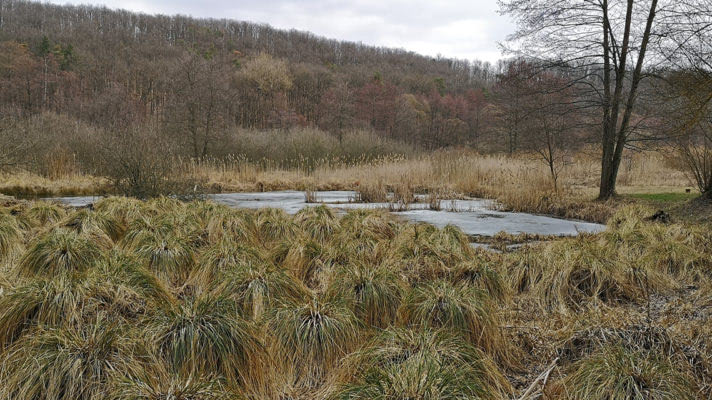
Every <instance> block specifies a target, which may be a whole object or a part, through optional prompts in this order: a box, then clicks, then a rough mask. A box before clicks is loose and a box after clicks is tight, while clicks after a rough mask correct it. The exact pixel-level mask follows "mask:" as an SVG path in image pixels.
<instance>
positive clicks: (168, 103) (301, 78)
mask: <svg viewBox="0 0 712 400" xmlns="http://www.w3.org/2000/svg"><path fill="white" fill-rule="evenodd" d="M0 41H1V42H2V47H3V53H4V54H5V56H4V57H3V59H2V64H0V71H2V85H3V93H4V94H3V95H2V99H1V100H2V107H3V110H4V112H6V113H7V112H11V111H12V112H14V113H17V114H20V115H28V114H32V113H37V112H40V111H47V110H50V111H53V112H57V113H66V114H69V115H71V116H73V117H75V118H78V119H80V120H82V121H86V122H89V123H92V124H97V125H100V126H107V127H115V126H116V125H117V124H123V123H126V122H136V121H142V120H146V119H151V118H154V117H157V118H159V119H160V120H162V121H165V122H166V123H168V124H169V125H172V126H173V128H177V126H176V122H180V124H178V125H180V129H185V130H188V131H191V130H192V131H193V134H197V131H199V130H201V129H202V130H205V129H209V130H216V131H217V130H220V129H224V128H225V127H226V126H233V125H237V126H242V127H247V128H273V127H278V128H283V127H290V126H294V125H312V126H319V127H321V128H323V129H326V130H329V131H331V132H335V133H339V131H343V130H345V129H353V128H368V129H374V130H376V131H378V132H379V133H381V134H384V135H387V136H388V137H392V138H396V139H401V140H407V141H409V142H413V143H419V144H424V145H427V146H433V147H435V146H443V145H451V144H456V143H463V142H468V141H474V140H475V139H476V138H477V135H478V134H479V132H478V131H479V130H480V121H479V118H480V117H481V114H482V111H483V110H482V109H483V107H484V96H485V93H486V92H487V90H488V89H490V88H491V87H492V86H493V85H494V83H495V76H496V70H495V67H493V66H491V65H489V64H488V63H481V62H467V61H463V60H453V59H444V58H432V57H425V56H421V55H417V54H414V53H412V52H408V51H405V50H399V49H389V48H383V47H373V46H367V45H363V44H360V43H351V42H341V41H336V40H329V39H325V38H322V37H317V36H315V35H313V34H310V33H308V32H299V31H293V30H292V31H284V30H277V29H273V28H271V27H269V26H266V25H261V24H254V23H249V22H237V21H229V20H212V19H194V18H190V17H185V16H162V15H158V16H151V15H145V14H139V13H132V12H128V11H122V10H109V9H107V8H99V7H91V6H80V7H74V6H55V5H49V4H42V3H35V2H26V1H15V0H2V1H0ZM186 115H190V116H189V118H193V119H197V120H206V118H207V115H210V119H212V120H214V121H213V122H211V124H212V125H213V126H211V127H206V126H202V125H205V123H201V122H197V121H176V117H177V116H180V119H184V117H185V116H186ZM171 123H173V124H171ZM191 124H192V126H190V125H191ZM199 125H200V126H199ZM201 134H203V135H205V134H210V133H206V132H202V133H201ZM446 136H452V137H446ZM194 155H196V156H200V155H201V154H200V152H198V153H196V154H194Z"/></svg>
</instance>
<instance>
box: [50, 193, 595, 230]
mask: <svg viewBox="0 0 712 400" xmlns="http://www.w3.org/2000/svg"><path fill="white" fill-rule="evenodd" d="M208 198H210V199H212V200H213V201H215V202H217V203H220V204H224V205H227V206H229V207H235V208H251V209H257V208H265V207H271V208H281V209H283V210H284V211H285V212H287V213H290V214H294V213H296V212H298V211H299V210H301V209H302V208H304V207H311V206H318V205H320V204H326V205H328V206H330V207H334V208H336V209H337V210H348V209H355V208H385V209H389V207H391V205H390V204H388V203H356V202H354V200H355V199H356V192H351V191H329V192H317V193H316V199H317V202H316V203H307V202H306V198H305V196H304V192H299V191H294V190H285V191H275V192H260V193H221V194H213V195H208ZM98 199H99V197H95V196H87V197H57V198H51V199H47V200H53V201H58V202H61V203H64V204H68V205H70V206H73V207H81V206H86V205H88V204H91V203H93V202H95V201H97V200H98ZM440 207H441V210H439V211H435V210H430V209H429V207H428V204H427V203H413V204H410V205H408V210H407V211H399V212H396V214H397V215H399V216H402V217H403V218H405V219H408V220H410V221H414V222H426V223H429V224H433V225H435V226H437V227H444V226H446V225H454V226H457V227H458V228H460V229H461V230H462V231H463V232H464V233H466V234H468V235H482V236H492V235H494V234H496V233H498V232H502V231H504V232H507V233H511V234H517V233H529V234H540V235H560V236H570V235H577V234H578V233H580V232H600V231H602V230H604V229H605V228H606V227H605V225H601V224H594V223H589V222H582V221H573V220H566V219H561V218H553V217H548V216H544V215H534V214H527V213H517V212H505V211H498V210H496V209H495V208H496V203H495V202H494V201H492V200H485V199H466V200H443V201H442V202H441V204H440ZM395 208H396V209H397V206H396V207H395Z"/></svg>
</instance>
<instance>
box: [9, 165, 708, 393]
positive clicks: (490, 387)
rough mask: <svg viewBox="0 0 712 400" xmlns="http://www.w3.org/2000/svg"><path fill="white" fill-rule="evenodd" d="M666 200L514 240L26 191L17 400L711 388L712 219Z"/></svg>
mask: <svg viewBox="0 0 712 400" xmlns="http://www.w3.org/2000/svg"><path fill="white" fill-rule="evenodd" d="M374 168H381V167H376V166H374ZM653 211H654V209H652V208H646V207H643V206H625V207H622V208H621V209H619V210H618V211H617V212H616V213H615V214H614V215H613V216H612V217H611V218H610V219H609V221H608V229H607V230H606V231H605V232H603V233H600V234H597V235H581V236H579V237H576V238H563V239H558V240H554V241H548V242H542V243H538V244H531V245H529V246H526V247H524V248H522V249H520V250H517V251H514V252H509V253H498V252H493V251H487V250H483V249H476V248H474V247H472V246H471V245H470V244H469V242H468V238H467V237H466V236H465V235H463V234H462V232H460V231H459V230H458V229H456V228H453V227H446V228H444V229H437V228H435V227H432V226H430V225H424V224H408V223H404V222H402V221H400V220H399V219H397V217H395V216H393V215H391V214H389V213H387V212H385V211H379V210H370V211H366V210H356V211H351V212H348V213H346V214H345V215H337V214H335V213H334V212H333V211H332V210H330V209H328V208H326V207H323V206H320V207H313V208H307V209H304V210H302V211H300V212H299V213H297V214H296V215H294V216H290V215H287V214H285V213H284V212H282V211H280V210H275V209H262V210H257V211H248V210H241V209H230V208H227V207H225V206H220V205H216V204H214V203H211V202H205V201H194V202H188V203H185V202H179V201H177V200H172V199H169V198H165V197H164V198H157V199H154V200H149V201H140V200H133V199H127V198H120V197H109V198H106V199H104V200H101V201H99V202H97V203H96V204H94V206H93V207H92V208H91V209H89V208H85V209H77V210H75V209H68V208H64V207H62V206H58V205H53V204H49V203H45V202H38V201H13V200H7V201H5V204H4V205H3V206H2V208H0V256H1V257H0V265H1V268H0V382H2V385H0V398H1V399H166V400H168V399H175V400H189V399H190V400H198V399H201V400H202V399H223V398H224V399H239V398H250V399H406V398H407V399H423V400H425V399H430V400H435V399H471V398H480V399H541V398H546V399H572V400H573V399H580V400H584V399H586V400H590V399H594V400H596V399H600V400H604V399H640V400H643V399H656V400H658V399H660V400H662V399H675V400H679V399H701V398H709V396H711V395H712V364H711V363H712V353H711V349H712V347H711V346H712V339H710V338H712V328H711V327H712V324H710V316H711V314H712V274H711V272H710V271H712V269H711V268H712V246H711V245H710V244H711V241H712V236H711V235H710V231H709V229H705V228H703V227H701V226H696V225H690V224H687V225H680V224H674V223H670V224H662V223H657V222H651V221H648V220H647V219H646V218H647V216H649V215H650V214H652V212H653Z"/></svg>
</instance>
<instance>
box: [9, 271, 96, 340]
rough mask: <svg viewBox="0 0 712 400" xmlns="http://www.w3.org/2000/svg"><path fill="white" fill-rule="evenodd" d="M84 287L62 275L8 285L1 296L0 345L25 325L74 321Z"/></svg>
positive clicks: (53, 324) (50, 324) (77, 315)
mask: <svg viewBox="0 0 712 400" xmlns="http://www.w3.org/2000/svg"><path fill="white" fill-rule="evenodd" d="M86 297H87V294H86V291H85V288H84V287H83V286H82V285H81V284H80V283H79V282H76V281H73V280H71V279H68V278H65V277H54V278H52V279H49V278H45V279H37V280H34V281H31V282H29V283H26V284H24V285H21V286H18V287H14V288H9V289H7V290H6V293H4V294H3V295H2V296H0V348H3V347H5V346H7V345H9V344H11V343H12V342H13V341H15V340H17V339H18V338H20V337H21V335H22V334H24V333H25V332H26V331H27V330H28V329H31V328H32V327H35V326H38V325H43V326H49V327H56V326H61V325H65V324H70V323H74V322H76V321H77V320H78V319H79V318H80V317H81V307H82V304H83V303H84V300H85V299H86Z"/></svg>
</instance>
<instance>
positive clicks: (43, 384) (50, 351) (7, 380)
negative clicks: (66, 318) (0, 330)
mask: <svg viewBox="0 0 712 400" xmlns="http://www.w3.org/2000/svg"><path fill="white" fill-rule="evenodd" d="M130 347H131V345H130V342H128V341H127V340H126V338H125V336H124V334H123V332H122V331H121V329H120V328H119V327H117V326H116V325H114V324H111V323H109V322H107V321H105V320H101V319H100V320H97V321H95V322H93V323H90V324H87V325H84V326H82V327H79V328H74V327H62V328H40V329H38V330H37V331H36V332H34V333H33V334H32V335H27V336H26V337H25V338H24V339H22V340H21V341H19V342H17V343H15V344H14V345H13V346H12V347H11V348H9V349H8V350H7V351H6V352H5V353H4V354H3V357H2V363H1V364H0V365H1V366H2V369H1V370H0V379H1V380H2V382H3V384H2V386H1V387H0V398H12V399H47V400H49V399H54V400H62V399H67V400H69V399H79V400H94V399H96V400H99V399H105V398H106V397H107V387H108V384H109V382H110V380H111V379H112V376H113V375H114V374H115V373H116V371H120V370H124V369H127V368H130V367H131V366H132V364H134V363H136V360H134V359H132V357H131V354H132V350H131V348H130Z"/></svg>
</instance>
